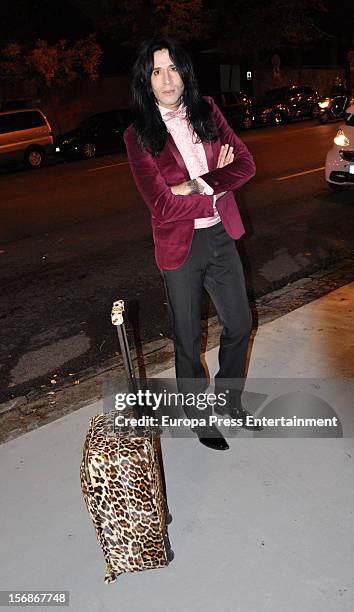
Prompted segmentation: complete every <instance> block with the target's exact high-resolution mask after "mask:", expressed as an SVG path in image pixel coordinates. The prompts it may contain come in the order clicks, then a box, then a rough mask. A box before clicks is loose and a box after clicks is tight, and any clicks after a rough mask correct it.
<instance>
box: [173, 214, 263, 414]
mask: <svg viewBox="0 0 354 612" xmlns="http://www.w3.org/2000/svg"><path fill="white" fill-rule="evenodd" d="M161 273H162V276H163V278H164V284H165V289H166V296H167V304H168V311H169V316H170V318H171V323H172V328H173V341H174V347H175V366H176V377H177V385H178V390H179V391H180V392H186V391H187V390H189V389H190V385H187V386H185V382H186V381H190V383H191V386H192V387H194V389H198V386H199V389H202V388H205V384H204V386H203V384H202V383H203V380H202V379H205V371H204V368H203V365H202V363H201V360H200V343H201V305H202V291H203V287H204V288H205V289H206V291H207V292H208V294H209V295H210V297H211V299H212V301H213V302H214V305H215V308H216V311H217V314H218V318H219V321H220V323H221V324H222V325H223V331H222V333H221V336H220V348H219V370H218V372H217V374H216V375H215V390H216V391H217V392H219V391H222V390H223V389H224V388H229V382H230V379H243V377H244V374H245V364H246V356H247V346H248V342H249V337H250V333H251V329H252V315H251V310H250V307H249V303H248V298H247V293H246V285H245V278H244V274H243V269H242V264H241V261H240V257H239V254H238V251H237V248H236V245H235V241H234V240H233V239H232V238H231V237H230V236H229V235H228V234H227V232H226V231H225V229H224V226H223V224H222V222H220V223H218V224H216V225H213V226H211V227H209V228H203V229H197V230H195V231H194V236H193V242H192V246H191V249H190V252H189V255H188V257H187V259H186V261H185V262H184V263H183V264H182V265H181V266H180V267H179V268H176V269H175V270H161ZM225 379H227V381H226V380H225ZM181 380H182V383H181V382H180V381H181ZM187 388H188V389H187ZM240 390H241V389H240ZM185 412H186V414H187V416H193V415H194V414H195V412H194V410H188V409H186V408H185ZM188 413H190V414H188ZM199 416H200V414H199Z"/></svg>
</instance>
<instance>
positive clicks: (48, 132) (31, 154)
mask: <svg viewBox="0 0 354 612" xmlns="http://www.w3.org/2000/svg"><path fill="white" fill-rule="evenodd" d="M53 151H54V142H53V133H52V128H51V126H50V124H49V122H48V120H47V118H46V117H45V115H44V114H43V113H42V111H41V110H39V109H38V108H24V109H21V110H13V111H6V112H3V113H0V163H1V164H2V165H6V164H10V163H16V162H20V163H21V162H22V163H25V164H26V166H28V167H29V168H39V167H40V166H42V165H43V163H44V161H45V159H46V157H47V155H50V154H52V153H53Z"/></svg>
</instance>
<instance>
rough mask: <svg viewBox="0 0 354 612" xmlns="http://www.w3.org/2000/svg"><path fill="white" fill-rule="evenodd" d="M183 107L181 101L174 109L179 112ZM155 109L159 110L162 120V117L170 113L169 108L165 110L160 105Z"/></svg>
mask: <svg viewBox="0 0 354 612" xmlns="http://www.w3.org/2000/svg"><path fill="white" fill-rule="evenodd" d="M183 106H184V102H183V101H182V102H181V104H180V105H179V107H178V108H175V110H176V111H177V110H180V109H181V108H183ZM157 108H158V109H159V111H160V113H161V117H162V119H163V118H164V115H166V113H170V112H171V109H170V108H166V107H165V106H160V104H158V105H157Z"/></svg>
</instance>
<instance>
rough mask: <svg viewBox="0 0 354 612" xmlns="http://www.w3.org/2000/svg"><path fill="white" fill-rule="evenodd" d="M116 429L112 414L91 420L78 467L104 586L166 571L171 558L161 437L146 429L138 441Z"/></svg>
mask: <svg viewBox="0 0 354 612" xmlns="http://www.w3.org/2000/svg"><path fill="white" fill-rule="evenodd" d="M112 424H113V420H112V414H110V413H106V414H98V415H95V416H93V417H92V418H91V420H90V423H89V427H88V431H87V434H86V437H85V443H84V448H83V458H82V462H81V464H80V481H81V489H82V493H83V496H84V500H85V503H86V507H87V510H88V512H89V514H90V516H91V519H92V522H93V525H94V528H95V531H96V535H97V538H98V540H99V542H100V545H101V548H102V551H103V555H104V558H105V561H106V564H107V570H106V575H105V578H104V582H105V583H106V584H109V583H111V582H114V581H115V580H116V579H117V577H118V576H119V575H120V574H122V573H124V572H137V571H142V570H145V569H153V568H159V567H164V566H166V565H168V563H169V561H170V560H171V559H172V558H173V552H172V550H171V548H170V544H169V539H168V534H167V522H168V521H169V518H170V515H169V513H168V509H167V502H166V498H165V491H164V481H163V478H164V475H163V466H162V464H161V462H160V459H159V458H160V456H161V455H160V453H161V446H160V438H159V436H158V435H157V434H156V433H155V432H151V431H148V430H145V431H144V432H143V435H142V432H141V430H139V437H134V432H132V431H129V432H125V433H124V432H123V433H119V434H117V432H115V433H114V432H113V430H112ZM128 434H129V435H128Z"/></svg>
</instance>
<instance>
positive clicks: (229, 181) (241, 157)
mask: <svg viewBox="0 0 354 612" xmlns="http://www.w3.org/2000/svg"><path fill="white" fill-rule="evenodd" d="M206 99H207V100H208V102H209V104H210V105H211V107H212V109H213V113H214V121H215V124H216V125H217V127H218V128H219V129H220V140H221V144H229V145H231V146H232V147H233V148H234V150H233V153H234V161H233V162H232V163H231V164H228V165H227V166H224V167H223V168H216V169H215V170H211V171H210V172H207V173H206V174H202V175H201V177H200V178H202V179H203V180H204V181H205V182H206V183H208V185H210V186H211V187H212V188H213V189H214V193H215V194H218V193H221V192H222V191H234V190H235V189H239V188H240V187H242V185H244V184H245V183H247V181H249V180H250V178H252V176H254V175H255V173H256V165H255V163H254V160H253V157H252V155H251V153H250V152H249V150H248V148H247V147H246V145H245V144H244V143H243V142H242V140H241V139H240V138H239V137H238V136H237V135H236V134H235V132H234V131H233V130H232V129H231V127H230V126H229V124H228V123H227V121H226V119H225V117H224V115H223V114H222V112H221V111H220V109H219V108H218V106H217V105H216V104H215V102H214V100H213V98H211V97H206Z"/></svg>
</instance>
